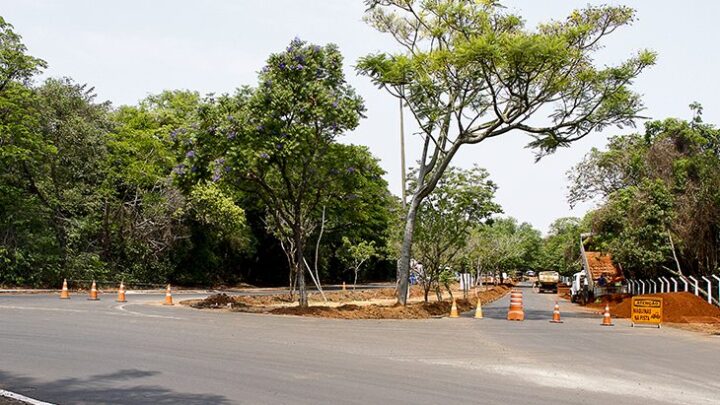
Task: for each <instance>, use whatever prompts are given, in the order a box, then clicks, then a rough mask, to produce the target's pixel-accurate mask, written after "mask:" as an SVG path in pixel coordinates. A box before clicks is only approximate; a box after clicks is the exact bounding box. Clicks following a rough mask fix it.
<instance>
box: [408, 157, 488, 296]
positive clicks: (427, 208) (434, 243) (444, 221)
mask: <svg viewBox="0 0 720 405" xmlns="http://www.w3.org/2000/svg"><path fill="white" fill-rule="evenodd" d="M409 178H410V179H411V181H410V190H413V189H414V188H415V187H416V186H417V185H416V183H415V182H413V181H412V179H413V178H414V171H411V173H410V176H409ZM496 189H497V186H496V185H495V184H494V183H493V182H492V181H490V180H489V174H488V173H487V171H486V170H485V169H481V168H479V167H477V166H476V167H474V168H472V169H469V170H463V169H459V168H454V167H451V168H449V169H448V171H447V172H446V174H445V176H444V177H443V178H442V179H441V180H440V182H439V183H438V185H437V188H436V189H435V192H434V193H432V194H430V196H428V198H427V199H425V201H424V202H423V204H422V205H421V206H420V211H419V213H418V222H417V224H416V233H415V235H416V239H415V246H414V252H415V257H416V259H417V261H418V262H420V263H421V264H422V268H423V271H422V274H420V275H419V276H420V277H419V280H420V282H421V283H422V285H423V288H424V290H425V300H426V301H427V295H428V292H429V291H430V289H431V288H432V287H436V292H437V289H438V288H439V286H440V285H443V284H444V283H443V282H442V277H441V276H442V275H443V274H444V273H445V270H446V268H450V267H459V266H457V264H459V263H460V262H462V259H461V258H462V256H461V254H462V251H463V248H465V246H466V244H467V240H468V236H469V234H470V230H471V229H472V228H473V227H474V226H476V225H478V224H479V223H481V222H482V221H485V220H487V218H489V217H490V216H491V215H492V214H495V213H499V212H502V210H501V208H500V206H499V205H498V204H497V203H495V202H494V201H493V198H494V196H495V190H496ZM451 274H453V273H452V272H451Z"/></svg>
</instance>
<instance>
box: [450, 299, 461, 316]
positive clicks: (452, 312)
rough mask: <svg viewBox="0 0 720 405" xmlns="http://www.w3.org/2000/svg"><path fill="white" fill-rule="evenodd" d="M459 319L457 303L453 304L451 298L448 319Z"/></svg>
mask: <svg viewBox="0 0 720 405" xmlns="http://www.w3.org/2000/svg"><path fill="white" fill-rule="evenodd" d="M459 317H460V315H458V309H457V303H456V302H455V298H453V302H452V306H451V307H450V318H459Z"/></svg>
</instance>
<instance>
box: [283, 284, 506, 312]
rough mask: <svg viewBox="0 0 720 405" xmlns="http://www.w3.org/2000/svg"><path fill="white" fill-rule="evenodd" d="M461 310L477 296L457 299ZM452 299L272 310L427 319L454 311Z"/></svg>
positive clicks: (494, 295) (488, 297) (497, 290)
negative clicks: (405, 303) (451, 308)
mask: <svg viewBox="0 0 720 405" xmlns="http://www.w3.org/2000/svg"><path fill="white" fill-rule="evenodd" d="M509 290H510V287H508V286H505V285H501V286H497V287H493V288H491V289H490V290H488V291H483V292H481V293H480V294H479V295H480V302H482V303H483V304H487V303H489V302H492V301H495V300H497V299H498V298H501V297H503V296H504V295H505V294H506V293H507V292H508V291H509ZM456 302H457V307H458V311H460V312H466V311H470V310H472V309H474V308H475V306H476V304H477V299H475V298H474V297H473V298H471V299H469V300H466V299H459V300H457V301H456ZM451 306H452V302H451V301H441V302H429V303H425V302H419V303H410V304H408V305H406V306H402V305H398V304H395V305H378V304H370V305H354V304H345V305H341V306H338V307H326V306H312V307H308V308H300V307H283V308H275V309H273V310H271V311H270V313H271V314H276V315H299V316H314V317H321V318H339V319H425V318H432V317H437V316H445V315H448V314H449V313H450V307H451Z"/></svg>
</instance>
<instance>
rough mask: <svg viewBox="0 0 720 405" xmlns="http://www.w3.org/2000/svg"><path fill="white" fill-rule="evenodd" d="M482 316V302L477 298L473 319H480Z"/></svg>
mask: <svg viewBox="0 0 720 405" xmlns="http://www.w3.org/2000/svg"><path fill="white" fill-rule="evenodd" d="M482 317H483V313H482V303H481V302H480V298H478V300H477V306H476V307H475V319H482Z"/></svg>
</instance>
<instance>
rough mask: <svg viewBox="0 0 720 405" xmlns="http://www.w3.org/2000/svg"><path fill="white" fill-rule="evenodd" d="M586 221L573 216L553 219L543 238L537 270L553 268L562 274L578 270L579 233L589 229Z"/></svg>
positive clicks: (579, 267)
mask: <svg viewBox="0 0 720 405" xmlns="http://www.w3.org/2000/svg"><path fill="white" fill-rule="evenodd" d="M586 222H587V221H582V220H580V219H579V218H573V217H567V218H559V219H557V220H555V222H553V223H552V224H551V225H550V230H549V232H548V236H547V237H545V239H544V240H543V243H542V251H541V253H542V256H541V259H540V262H539V264H538V270H555V271H557V272H559V273H560V274H561V275H563V276H571V275H572V274H573V273H575V272H578V271H580V269H581V268H582V263H581V257H580V234H581V233H585V232H589V231H590V229H589V225H587V224H586Z"/></svg>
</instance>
